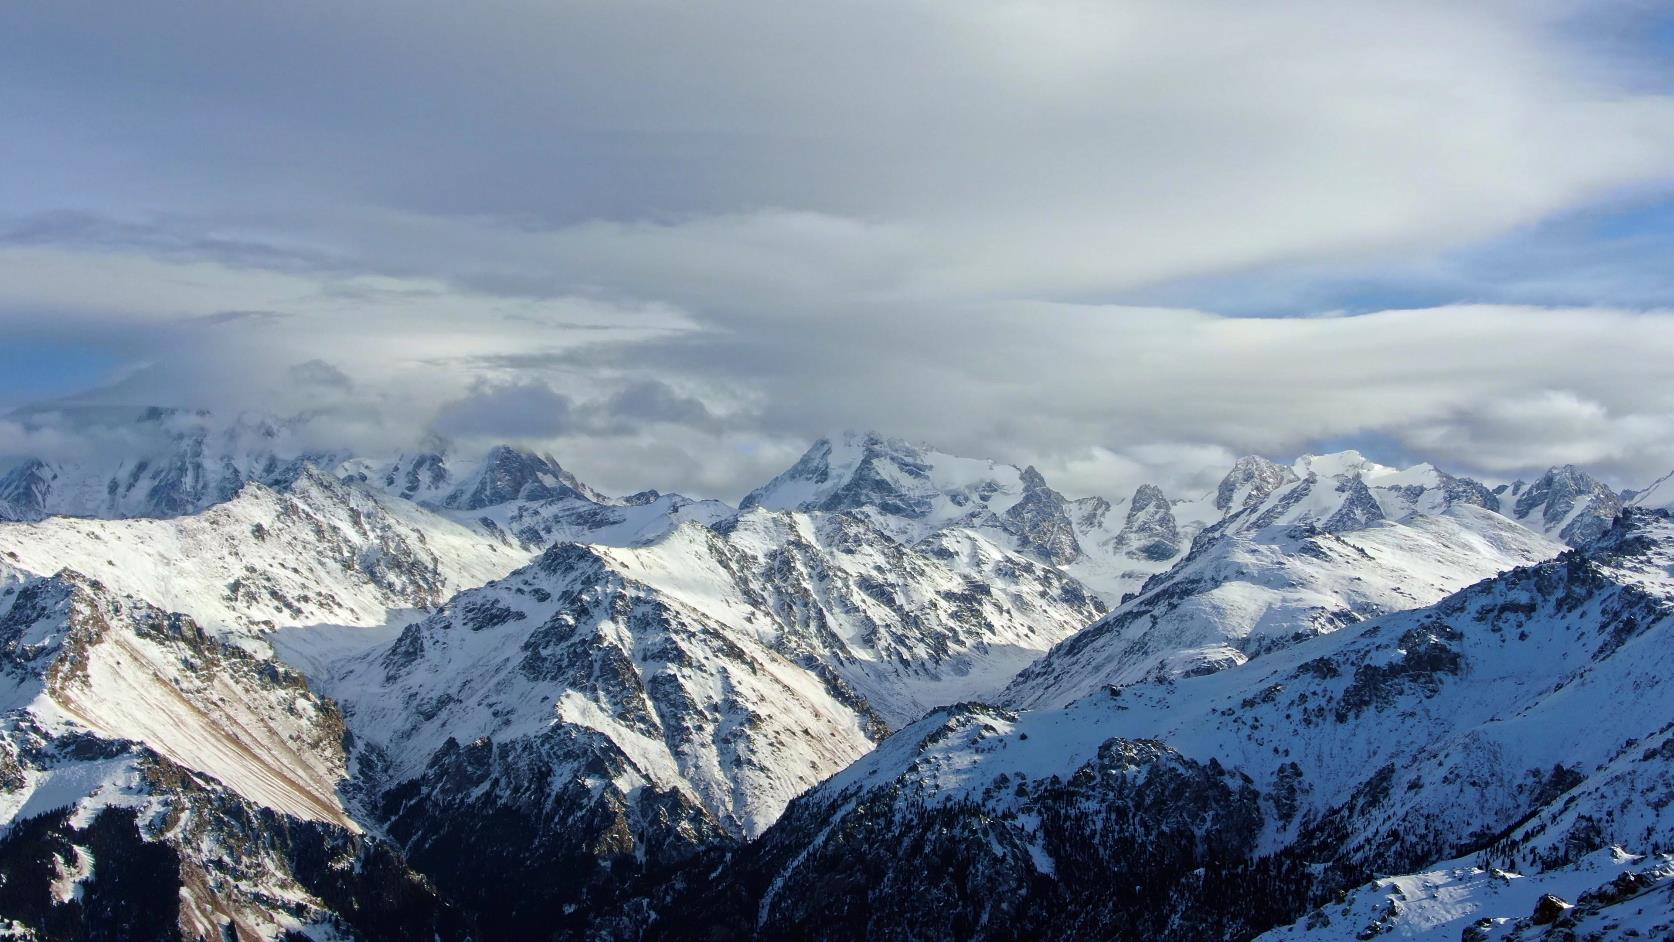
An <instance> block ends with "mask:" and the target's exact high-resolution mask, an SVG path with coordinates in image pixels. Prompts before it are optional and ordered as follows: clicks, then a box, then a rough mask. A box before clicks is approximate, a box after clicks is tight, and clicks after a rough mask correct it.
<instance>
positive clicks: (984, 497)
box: [740, 433, 1204, 603]
mask: <svg viewBox="0 0 1674 942" xmlns="http://www.w3.org/2000/svg"><path fill="white" fill-rule="evenodd" d="M740 506H741V507H743V508H746V509H747V508H750V507H765V508H768V509H771V510H800V511H822V510H823V511H848V512H850V513H855V514H859V515H862V516H864V517H866V518H867V519H868V520H869V521H871V522H872V523H873V524H874V525H875V526H877V527H878V528H879V529H881V530H883V531H884V532H886V533H888V534H890V535H891V536H892V537H894V538H895V539H897V540H900V541H902V542H904V543H908V544H911V543H915V542H917V541H919V540H922V539H924V538H926V537H927V536H929V535H931V534H933V533H936V532H938V531H940V530H943V529H946V528H960V529H972V530H978V531H980V532H983V533H986V534H989V535H990V536H991V537H992V538H994V539H996V540H998V541H1001V542H1003V543H1005V544H1006V545H1008V546H1010V547H1011V548H1013V549H1015V550H1017V551H1018V552H1020V553H1024V554H1026V555H1029V556H1032V557H1034V558H1035V559H1038V560H1041V561H1043V562H1046V563H1050V564H1052V565H1054V566H1059V567H1062V568H1063V569H1064V570H1065V571H1066V572H1068V573H1070V574H1071V575H1073V576H1075V577H1076V578H1077V579H1080V580H1081V581H1083V582H1085V583H1086V584H1087V585H1088V586H1090V587H1092V588H1093V589H1094V590H1096V591H1098V592H1099V593H1101V594H1102V595H1103V596H1104V597H1105V599H1106V600H1107V601H1109V602H1111V603H1115V602H1116V601H1119V600H1120V598H1121V596H1122V594H1123V593H1124V592H1127V591H1130V590H1132V589H1134V588H1137V587H1138V586H1139V584H1140V583H1142V582H1144V580H1145V579H1146V578H1147V577H1148V576H1150V575H1153V574H1155V573H1157V572H1161V571H1162V570H1164V569H1167V568H1168V566H1169V565H1170V563H1171V561H1172V560H1173V559H1175V557H1177V556H1178V555H1179V554H1180V553H1182V552H1184V550H1185V547H1186V545H1187V544H1188V543H1189V542H1190V540H1191V536H1192V534H1193V533H1194V532H1196V530H1197V529H1198V528H1199V527H1201V526H1202V525H1203V522H1204V521H1203V520H1202V519H1200V518H1199V517H1198V516H1196V515H1188V517H1187V518H1186V519H1185V520H1181V519H1178V517H1177V514H1176V512H1175V510H1174V508H1173V505H1172V504H1171V503H1170V501H1169V500H1168V498H1167V497H1166V496H1164V495H1163V493H1162V491H1161V490H1160V489H1158V488H1157V487H1155V486H1153V485H1145V486H1142V487H1140V488H1139V489H1138V490H1137V491H1136V492H1135V493H1134V494H1133V496H1131V497H1129V498H1125V499H1122V500H1109V499H1105V498H1102V497H1089V498H1082V499H1079V500H1069V499H1067V498H1065V497H1064V496H1063V495H1062V494H1060V493H1058V492H1057V491H1055V490H1053V489H1052V488H1051V487H1050V486H1048V484H1047V483H1046V479H1045V478H1044V477H1043V476H1042V475H1041V474H1040V472H1039V471H1037V470H1035V469H1034V468H1032V467H1029V468H1018V467H1015V466H1013V465H1007V464H1000V463H998V462H994V461H986V460H977V459H972V458H960V457H956V456H954V455H949V454H945V453H943V452H938V451H934V450H932V449H929V448H925V447H922V446H918V445H912V444H909V443H907V442H905V441H901V440H899V439H890V438H884V437H882V436H880V435H877V434H875V433H849V434H847V435H844V436H842V437H841V438H837V439H822V440H820V441H818V442H816V443H815V444H814V445H813V447H812V448H810V449H809V450H808V452H807V453H806V454H804V455H803V456H802V458H801V459H800V460H799V461H797V463H796V464H795V465H793V466H792V467H791V468H789V469H788V470H786V471H785V472H784V473H782V474H780V475H778V476H777V477H775V478H774V479H773V480H771V481H769V482H768V483H767V484H765V485H763V486H762V487H760V488H757V489H756V490H754V491H752V492H750V494H748V495H747V496H746V497H745V498H744V500H743V502H742V503H741V504H740Z"/></svg>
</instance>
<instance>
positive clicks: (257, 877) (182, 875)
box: [0, 573, 467, 939]
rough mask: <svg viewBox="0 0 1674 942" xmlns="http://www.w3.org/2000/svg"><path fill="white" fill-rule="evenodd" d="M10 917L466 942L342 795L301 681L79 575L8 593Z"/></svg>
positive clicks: (320, 714) (338, 745)
mask: <svg viewBox="0 0 1674 942" xmlns="http://www.w3.org/2000/svg"><path fill="white" fill-rule="evenodd" d="M0 672H3V678H0V687H3V695H0V711H3V712H0V822H3V823H4V825H5V830H4V832H3V833H0V874H3V876H4V881H3V883H0V918H4V919H6V920H8V921H9V922H10V926H11V928H12V929H13V930H23V931H25V932H26V933H28V934H27V936H26V937H30V938H48V939H58V938H85V937H93V938H112V937H127V938H170V937H185V938H223V937H237V938H244V939H272V938H279V937H281V936H285V935H286V934H287V933H300V934H301V935H302V937H307V938H320V939H328V938H329V939H337V938H345V937H346V938H382V937H388V933H390V932H401V933H403V934H407V933H417V934H423V935H426V936H429V935H431V934H435V935H436V936H437V937H440V938H461V937H463V936H464V935H465V934H466V931H467V930H466V926H465V924H464V922H463V920H462V919H461V918H460V917H459V916H458V915H456V914H454V913H452V912H451V911H450V910H448V909H447V907H446V906H445V905H444V904H443V903H442V902H441V901H439V900H438V899H437V898H436V896H435V894H434V892H433V891H432V890H431V889H430V888H429V887H428V886H427V885H426V884H425V883H424V881H423V880H422V879H421V878H419V877H417V876H416V875H415V874H413V873H412V872H411V871H410V870H409V869H408V868H407V867H406V865H405V864H404V863H403V862H402V861H401V859H400V857H399V856H398V855H396V854H395V853H393V851H392V850H391V849H390V848H389V847H388V846H387V845H385V844H383V843H381V842H380V841H378V840H377V839H376V838H371V837H368V836H366V835H365V834H363V833H362V832H361V829H360V828H359V827H358V826H357V825H356V824H354V822H353V821H352V820H351V818H350V809H349V808H348V807H346V806H345V804H344V802H343V800H342V798H341V797H340V795H339V790H338V789H339V785H340V784H342V783H343V782H344V779H345V777H346V775H347V774H348V769H349V761H348V756H347V754H346V752H345V742H344V729H343V724H342V718H341V716H340V714H339V713H338V712H337V710H336V708H335V707H334V706H333V705H331V704H330V703H329V702H327V701H324V700H322V699H321V698H319V697H317V696H316V695H314V694H313V693H311V692H310V691H309V690H308V688H307V686H306V684H305V683H304V682H303V680H302V678H301V677H300V676H298V675H296V674H294V673H291V672H289V671H287V670H285V669H284V668H283V667H281V666H279V665H277V664H275V663H274V662H272V661H271V660H265V659H259V658H256V657H253V656H251V655H249V654H247V653H245V652H244V651H243V650H241V649H239V648H237V647H235V646H233V645H230V644H227V643H224V642H221V641H218V640H216V639H214V638H213V637H211V636H210V635H209V634H207V633H206V632H204V630H203V629H202V628H200V627H199V626H198V625H196V624H195V623H194V622H192V621H191V620H190V619H188V618H185V617H183V616H180V615H176V614H170V613H165V612H162V611H160V610H158V609H156V608H154V607H152V606H150V605H147V604H145V603H143V602H138V601H136V600H133V599H127V598H123V597H121V596H118V595H116V594H114V593H112V592H110V591H109V590H108V589H107V588H105V587H104V586H103V585H101V584H100V583H98V582H97V581H95V580H91V579H88V578H87V577H85V576H81V575H79V574H74V573H65V574H63V575H60V576H57V577H54V578H51V579H35V580H29V581H26V582H23V583H21V584H13V585H9V586H7V587H6V588H5V589H4V591H3V592H0Z"/></svg>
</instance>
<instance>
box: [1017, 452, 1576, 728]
mask: <svg viewBox="0 0 1674 942" xmlns="http://www.w3.org/2000/svg"><path fill="white" fill-rule="evenodd" d="M1251 468H1252V466H1251V465H1247V464H1246V465H1245V466H1244V467H1243V468H1242V469H1235V470H1234V472H1233V475H1230V476H1229V477H1228V482H1230V483H1231V486H1230V487H1229V486H1228V485H1227V484H1223V485H1222V487H1221V488H1220V489H1219V490H1218V491H1217V496H1219V495H1220V494H1227V493H1231V494H1234V495H1240V494H1242V495H1244V496H1242V497H1240V498H1239V499H1238V500H1237V502H1236V503H1237V504H1239V505H1240V507H1239V509H1237V510H1235V511H1232V512H1231V513H1230V515H1229V516H1227V517H1226V518H1225V519H1223V520H1221V521H1220V522H1218V523H1216V524H1214V525H1212V526H1210V527H1208V528H1206V529H1204V530H1203V531H1201V532H1200V533H1199V534H1198V535H1197V537H1196V539H1195V540H1194V542H1193V544H1192V548H1191V551H1190V553H1189V554H1188V555H1186V556H1185V557H1184V558H1183V559H1182V560H1180V561H1179V562H1178V563H1177V564H1176V565H1175V566H1174V568H1172V569H1170V570H1168V571H1167V572H1166V573H1163V574H1161V575H1158V576H1155V577H1153V578H1152V579H1151V580H1150V581H1148V582H1147V583H1145V586H1144V588H1143V589H1142V590H1141V591H1140V592H1139V594H1138V595H1137V596H1136V597H1134V598H1132V599H1130V600H1129V601H1127V602H1125V603H1124V604H1122V605H1121V606H1119V607H1118V608H1117V609H1116V610H1115V611H1113V612H1111V613H1110V614H1109V615H1107V616H1106V617H1105V618H1104V619H1102V620H1101V621H1099V622H1097V623H1095V624H1093V625H1091V626H1089V627H1088V628H1087V629H1085V630H1083V631H1081V632H1079V633H1077V634H1076V635H1075V636H1074V637H1072V638H1070V639H1068V640H1066V641H1065V642H1064V643H1062V644H1060V645H1059V646H1058V647H1056V648H1054V649H1053V650H1052V651H1051V652H1049V653H1048V654H1047V656H1046V657H1044V658H1042V659H1041V660H1039V661H1037V662H1035V663H1034V664H1032V665H1030V666H1029V667H1028V668H1027V669H1026V670H1024V671H1023V672H1022V673H1021V674H1020V675H1019V676H1018V677H1017V679H1016V680H1015V681H1013V682H1012V684H1011V686H1010V687H1009V688H1008V689H1007V690H1006V692H1005V694H1004V695H1003V697H1002V700H1003V701H1004V702H1006V703H1008V704H1011V705H1015V706H1043V705H1063V704H1066V703H1068V702H1070V701H1072V700H1075V699H1077V698H1079V697H1081V696H1083V695H1085V694H1087V693H1089V692H1091V691H1094V690H1097V689H1100V688H1102V687H1104V686H1107V685H1110V684H1126V683H1133V682H1136V681H1139V680H1142V679H1145V678H1169V677H1178V676H1190V675H1194V674H1202V673H1209V672H1212V671H1215V670H1220V669H1223V668H1226V667H1230V666H1233V665H1237V664H1241V663H1243V662H1245V661H1247V660H1249V659H1251V658H1254V657H1258V656H1261V655H1263V654H1266V653H1269V652H1271V651H1274V650H1277V649H1279V648H1282V647H1284V646H1286V645H1289V644H1293V643H1295V642H1297V641H1299V640H1303V639H1306V638H1310V637H1313V636H1315V635H1319V634H1325V633H1328V632H1331V631H1336V630H1338V629H1341V628H1342V627H1344V626H1346V625H1352V624H1355V623H1357V622H1360V621H1363V620H1365V619H1367V618H1374V617H1377V616H1379V615H1384V614H1387V613H1389V612H1394V611H1400V610H1403V609H1408V608H1415V607H1417V606H1420V605H1424V604H1428V603H1430V602H1434V601H1436V600H1437V599H1439V598H1441V597H1442V596H1443V595H1446V594H1447V593H1449V592H1452V591H1455V590H1457V589H1460V588H1463V587H1464V586H1466V585H1468V584H1470V583H1472V582H1474V581H1476V580H1478V579H1482V578H1485V577H1487V576H1491V575H1493V574H1495V573H1497V572H1501V571H1503V570H1506V569H1510V568H1512V567H1514V566H1518V565H1523V564H1526V563H1531V562H1536V561H1539V560H1541V559H1545V558H1547V557H1549V556H1553V555H1556V554H1557V553H1558V552H1559V551H1560V550H1561V549H1562V547H1561V546H1560V545H1558V544H1555V543H1552V542H1550V541H1548V540H1546V539H1543V538H1542V537H1540V536H1539V535H1537V534H1535V533H1532V532H1530V531H1528V530H1527V529H1525V528H1523V527H1521V526H1519V525H1517V524H1515V523H1512V522H1511V521H1509V520H1507V519H1505V518H1504V517H1502V516H1500V515H1499V514H1497V513H1494V512H1493V511H1492V510H1490V509H1488V506H1486V505H1491V504H1492V503H1493V500H1494V498H1493V496H1492V495H1491V494H1489V493H1488V491H1487V489H1486V488H1484V487H1482V486H1481V485H1479V484H1475V483H1474V482H1469V481H1466V480H1465V479H1461V478H1455V477H1452V476H1451V475H1447V474H1443V473H1442V472H1439V471H1436V470H1435V469H1434V468H1432V467H1430V466H1428V465H1420V466H1418V467H1416V468H1411V469H1408V470H1405V471H1396V470H1394V469H1391V468H1384V467H1381V466H1377V465H1372V464H1371V463H1370V462H1367V461H1365V459H1364V458H1362V457H1361V456H1360V455H1359V454H1357V453H1354V452H1345V453H1342V454H1339V455H1325V456H1310V457H1307V458H1303V459H1301V460H1299V461H1298V462H1297V465H1296V469H1297V470H1299V471H1302V472H1304V473H1305V475H1306V476H1304V477H1297V476H1296V475H1295V474H1290V475H1281V474H1274V473H1272V472H1271V469H1265V470H1264V471H1263V472H1262V473H1261V478H1260V480H1261V481H1262V482H1263V484H1262V486H1260V487H1257V488H1248V487H1246V486H1244V485H1243V483H1242V481H1241V480H1240V479H1241V478H1243V477H1244V476H1245V475H1246V474H1247V473H1248V472H1249V471H1250V470H1251ZM1323 474H1330V475H1333V476H1331V477H1324V476H1322V475H1323ZM1279 480H1289V481H1290V483H1286V484H1283V485H1282V486H1278V487H1276V488H1272V489H1267V488H1266V486H1265V484H1266V482H1272V481H1279ZM1262 490H1266V493H1265V495H1264V496H1257V495H1258V494H1259V493H1260V491H1262Z"/></svg>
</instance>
